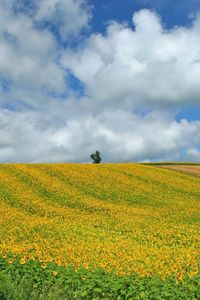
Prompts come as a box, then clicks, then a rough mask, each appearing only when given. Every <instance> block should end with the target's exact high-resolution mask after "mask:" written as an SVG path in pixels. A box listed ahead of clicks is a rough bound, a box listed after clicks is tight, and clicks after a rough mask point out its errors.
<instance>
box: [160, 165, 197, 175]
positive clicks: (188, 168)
mask: <svg viewBox="0 0 200 300" xmlns="http://www.w3.org/2000/svg"><path fill="white" fill-rule="evenodd" d="M159 167H161V168H166V169H171V170H174V171H180V172H183V173H188V174H191V175H195V176H200V165H160V166H159Z"/></svg>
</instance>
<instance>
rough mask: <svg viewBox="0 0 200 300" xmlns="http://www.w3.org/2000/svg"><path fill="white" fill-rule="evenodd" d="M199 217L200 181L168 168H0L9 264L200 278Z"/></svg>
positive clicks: (2, 243)
mask: <svg viewBox="0 0 200 300" xmlns="http://www.w3.org/2000/svg"><path fill="white" fill-rule="evenodd" d="M199 212H200V178H195V177H191V176H190V175H186V174H181V173H180V174H179V173H175V172H173V171H171V170H167V169H161V168H157V167H154V166H148V165H146V166H145V165H140V164H101V165H87V164H85V165H84V164H34V165H33V164H4V165H0V252H1V253H2V256H3V257H5V259H6V257H8V256H9V255H10V256H12V257H16V256H20V257H21V259H22V258H23V259H24V261H26V260H30V259H32V258H34V259H39V261H40V262H41V263H45V264H48V263H49V262H51V261H53V262H55V263H56V264H58V265H66V266H67V265H69V264H73V265H74V266H75V267H79V266H81V265H83V266H84V267H85V268H90V267H91V266H92V267H95V266H97V265H98V266H100V267H102V268H104V269H106V270H107V271H109V270H111V269H112V268H114V270H115V272H116V273H118V274H128V273H131V272H133V271H135V272H137V273H139V274H140V275H145V274H147V275H151V274H161V275H162V276H168V275H169V274H172V273H175V274H176V275H177V276H179V277H180V276H184V274H186V273H187V274H189V276H195V275H196V274H197V262H198V259H199V245H200V237H199V233H198V232H199V216H200V213H199ZM8 254H9V255H8ZM10 256H9V257H10ZM180 274H181V275H180Z"/></svg>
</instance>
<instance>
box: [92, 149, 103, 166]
mask: <svg viewBox="0 0 200 300" xmlns="http://www.w3.org/2000/svg"><path fill="white" fill-rule="evenodd" d="M90 157H91V159H92V160H93V164H99V163H100V162H101V153H100V152H99V151H98V150H97V151H96V152H95V153H93V154H91V155H90Z"/></svg>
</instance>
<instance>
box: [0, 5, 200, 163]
mask: <svg viewBox="0 0 200 300" xmlns="http://www.w3.org/2000/svg"><path fill="white" fill-rule="evenodd" d="M96 150H99V151H100V152H101V155H102V161H103V162H144V161H145V162H148V161H194V162H199V161H200V0H177V1H174V0H162V1H161V0H123V1H121V0H101V1H100V0H31V1H30V0H20V1H19V0H1V1H0V162H1V163H9V162H29V163H39V162H80V163H87V162H90V161H91V159H90V154H91V153H93V152H95V151H96Z"/></svg>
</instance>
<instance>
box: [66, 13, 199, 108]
mask: <svg viewBox="0 0 200 300" xmlns="http://www.w3.org/2000/svg"><path fill="white" fill-rule="evenodd" d="M133 25H134V26H135V29H133V28H130V27H127V26H126V25H121V24H118V23H112V24H110V26H109V27H108V28H107V34H106V36H103V35H101V34H94V35H92V36H91V37H90V38H89V39H88V40H87V41H86V43H85V45H84V47H81V48H80V49H78V51H77V52H76V53H75V54H74V51H70V50H69V51H68V52H67V53H65V54H64V55H63V59H62V62H63V64H64V65H65V67H66V68H69V69H70V70H71V71H72V72H73V74H74V75H75V76H76V77H78V78H79V79H80V80H81V81H82V82H83V83H84V84H85V85H86V87H87V93H88V96H89V98H91V99H95V100H96V101H97V102H99V103H100V105H104V104H105V105H107V103H109V104H110V105H111V104H112V105H113V106H114V107H116V106H118V107H119V106H123V105H127V104H129V105H130V106H132V107H135V106H136V105H137V104H141V103H142V104H144V105H149V106H151V105H156V106H163V105H166V104H167V105H179V104H181V103H190V104H191V103H200V97H199V95H200V85H199V84H198V78H199V76H200V51H199V49H200V38H199V36H200V35H199V33H200V18H197V19H196V20H195V22H194V24H193V26H192V27H191V28H174V29H173V30H170V31H168V30H166V29H164V28H163V26H162V23H161V20H160V18H159V17H158V16H157V15H156V14H155V13H153V12H151V11H149V10H141V11H139V12H137V13H135V14H134V15H133ZM122 102H123V103H122Z"/></svg>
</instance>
